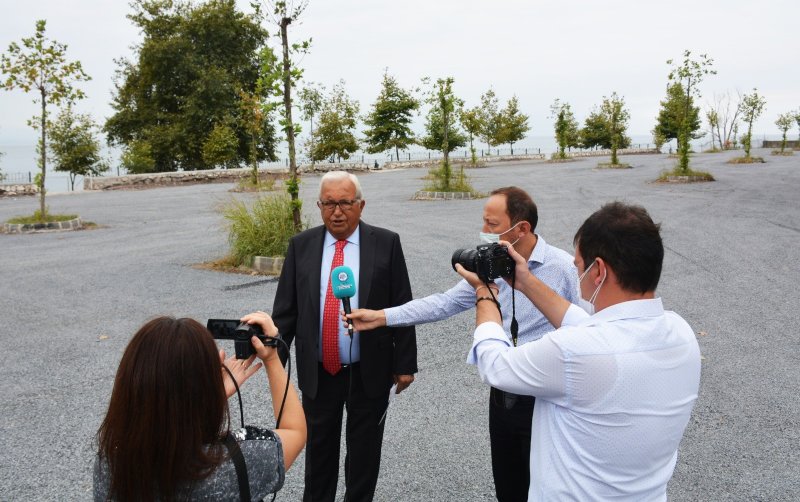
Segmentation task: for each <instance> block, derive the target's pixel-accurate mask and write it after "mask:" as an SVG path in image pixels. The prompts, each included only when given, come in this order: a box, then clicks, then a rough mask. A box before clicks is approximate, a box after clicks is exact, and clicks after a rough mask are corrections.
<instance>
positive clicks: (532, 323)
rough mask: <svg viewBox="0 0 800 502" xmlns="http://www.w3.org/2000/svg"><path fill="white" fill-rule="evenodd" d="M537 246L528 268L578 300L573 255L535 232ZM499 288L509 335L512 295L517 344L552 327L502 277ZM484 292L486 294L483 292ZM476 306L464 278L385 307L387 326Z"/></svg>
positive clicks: (443, 316) (438, 317)
mask: <svg viewBox="0 0 800 502" xmlns="http://www.w3.org/2000/svg"><path fill="white" fill-rule="evenodd" d="M536 237H537V240H536V245H535V246H534V247H533V251H531V256H530V257H529V258H528V270H530V272H531V274H533V275H535V276H536V277H538V278H539V280H540V281H542V282H543V283H545V284H547V285H548V286H549V287H550V289H552V290H553V291H555V292H556V293H558V294H559V295H561V296H562V297H564V298H566V299H567V300H568V301H570V302H572V303H577V300H578V271H577V269H576V268H575V264H574V263H573V260H572V255H570V254H569V253H567V252H566V251H564V250H561V249H558V248H557V247H554V246H551V245H549V244H547V243H546V242H545V240H544V239H543V238H542V237H541V236H540V235H538V234H537V236H536ZM495 283H496V284H497V286H498V288H499V292H498V295H497V300H498V301H499V302H500V306H501V308H502V309H503V328H504V329H505V331H506V333H508V336H509V338H510V337H511V335H510V333H511V313H512V312H511V307H512V305H511V296H512V295H514V303H515V307H516V313H515V315H516V318H517V323H518V324H519V341H518V344H519V345H521V344H523V343H528V342H531V341H533V340H538V339H539V338H541V337H542V335H544V334H545V333H547V332H550V331H552V330H553V325H552V324H550V321H548V320H547V318H546V317H545V316H544V315H542V313H541V312H539V309H537V308H536V307H535V306H534V305H533V304H532V303H531V301H530V300H528V298H527V297H526V296H525V295H524V294H522V293H520V292H519V291H515V290H514V289H512V288H511V285H510V284H508V283H507V282H506V281H504V280H503V279H502V278H499V279H495ZM484 293H486V294H488V293H487V292H485V291H484ZM474 306H475V288H473V287H472V286H470V285H469V283H468V282H467V281H465V280H462V281H460V282H459V283H458V284H456V285H455V286H453V287H452V288H450V289H449V290H447V291H446V292H444V293H437V294H433V295H429V296H426V297H425V298H418V299H416V300H412V301H410V302H408V303H406V304H405V305H400V306H399V307H392V308H387V309H384V314H385V315H386V325H387V326H413V325H416V324H424V323H428V322H433V321H441V320H442V319H447V318H448V317H451V316H454V315H456V314H459V313H461V312H463V311H465V310H469V309H471V308H473V307H474Z"/></svg>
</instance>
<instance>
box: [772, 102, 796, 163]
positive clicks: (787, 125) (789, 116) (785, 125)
mask: <svg viewBox="0 0 800 502" xmlns="http://www.w3.org/2000/svg"><path fill="white" fill-rule="evenodd" d="M794 121H795V115H794V113H793V112H786V113H782V114H780V115H778V119H777V120H776V121H775V125H776V126H778V130H779V131H781V133H782V134H783V140H782V141H781V153H783V151H784V150H785V149H786V135H787V134H788V133H789V129H791V128H792V125H793V124H794Z"/></svg>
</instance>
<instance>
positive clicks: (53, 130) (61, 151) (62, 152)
mask: <svg viewBox="0 0 800 502" xmlns="http://www.w3.org/2000/svg"><path fill="white" fill-rule="evenodd" d="M96 133H97V125H96V124H95V123H94V121H93V120H92V118H91V117H90V116H89V115H85V114H78V113H74V112H73V111H72V107H71V106H67V107H65V108H64V109H62V110H61V113H59V114H58V117H57V118H56V120H55V121H54V122H53V123H51V124H50V144H49V145H48V147H49V148H50V151H51V152H52V154H53V164H54V167H55V170H56V171H61V172H66V173H69V182H70V187H71V188H72V190H75V179H76V178H77V177H78V176H97V175H99V174H101V173H103V172H105V171H108V168H109V166H108V162H106V160H105V159H103V158H102V157H101V156H100V142H99V141H98V139H97V137H96Z"/></svg>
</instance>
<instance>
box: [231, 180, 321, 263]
mask: <svg viewBox="0 0 800 502" xmlns="http://www.w3.org/2000/svg"><path fill="white" fill-rule="evenodd" d="M221 212H222V215H223V216H224V217H225V219H226V220H227V224H228V242H230V244H231V253H230V258H231V260H232V263H233V265H234V266H236V267H238V266H241V265H245V266H248V267H249V266H250V264H251V262H252V261H253V257H254V256H286V250H287V249H288V248H289V239H290V238H291V237H292V236H293V235H294V234H295V231H294V220H293V218H292V200H291V198H290V197H289V196H288V195H287V194H285V193H281V194H274V195H262V196H259V197H258V198H256V199H255V200H254V201H253V204H252V209H251V208H250V207H248V206H247V204H245V203H244V202H242V201H240V200H236V199H233V200H231V201H230V202H228V203H227V204H225V205H223V206H222V208H221ZM305 226H306V227H307V226H308V225H305Z"/></svg>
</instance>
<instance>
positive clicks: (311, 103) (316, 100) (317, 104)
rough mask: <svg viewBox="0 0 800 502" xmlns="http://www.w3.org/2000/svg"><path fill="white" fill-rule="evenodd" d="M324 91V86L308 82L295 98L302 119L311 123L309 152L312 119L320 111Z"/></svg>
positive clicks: (312, 132) (312, 126) (312, 163)
mask: <svg viewBox="0 0 800 502" xmlns="http://www.w3.org/2000/svg"><path fill="white" fill-rule="evenodd" d="M324 91H325V87H324V86H322V85H317V84H314V83H313V82H309V83H308V85H306V86H305V87H304V88H302V89H300V92H299V93H298V94H297V97H298V98H300V112H301V113H302V118H303V120H308V121H310V123H311V133H310V137H311V138H312V141H311V144H310V147H309V149H308V150H309V152H311V150H313V149H314V142H313V138H314V117H315V116H316V115H317V114H318V113H319V112H320V111H321V110H322V104H323V103H324V101H325V96H324V95H323V92H324ZM310 156H311V154H310V153H309V157H310ZM311 165H314V160H313V159H312V160H311Z"/></svg>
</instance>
